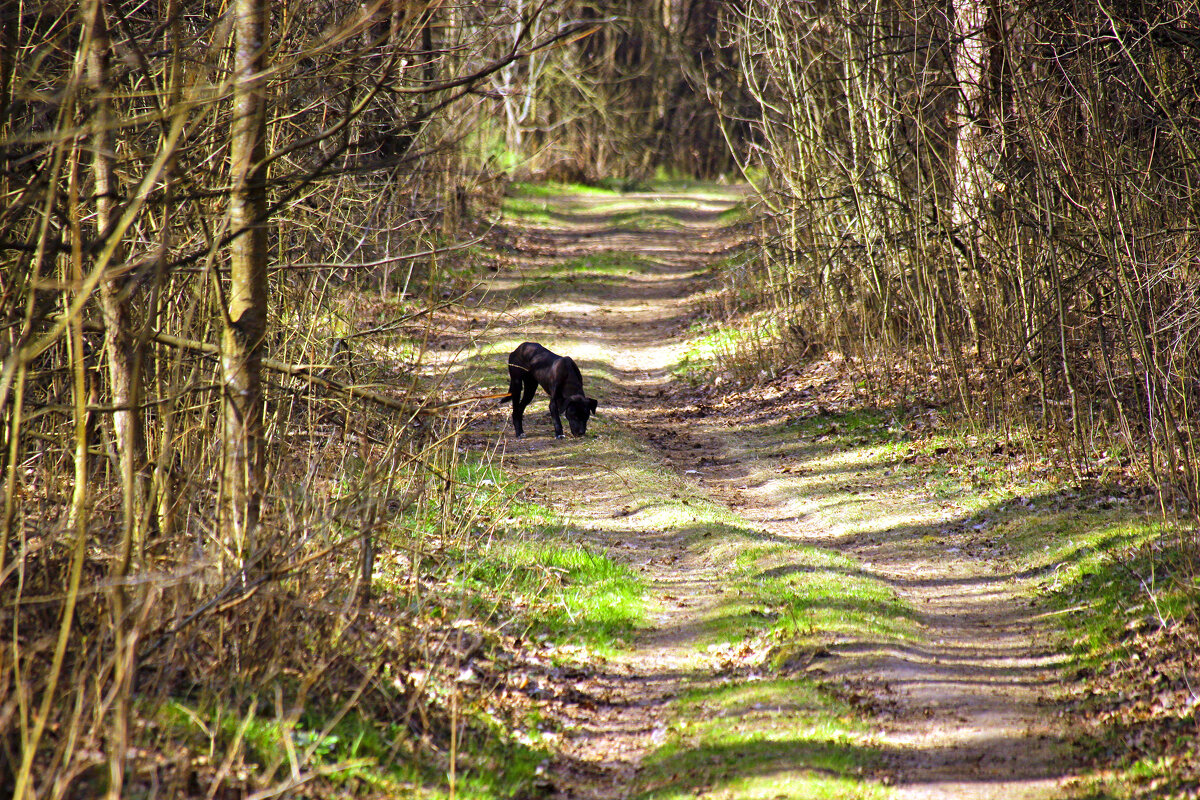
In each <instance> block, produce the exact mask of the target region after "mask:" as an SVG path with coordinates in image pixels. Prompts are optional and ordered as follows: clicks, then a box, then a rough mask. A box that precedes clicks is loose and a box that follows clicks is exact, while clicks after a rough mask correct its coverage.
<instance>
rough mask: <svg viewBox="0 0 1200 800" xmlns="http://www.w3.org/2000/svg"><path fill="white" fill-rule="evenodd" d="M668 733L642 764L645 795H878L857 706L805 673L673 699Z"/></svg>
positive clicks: (662, 798) (649, 798) (770, 798)
mask: <svg viewBox="0 0 1200 800" xmlns="http://www.w3.org/2000/svg"><path fill="white" fill-rule="evenodd" d="M675 713H676V717H677V721H676V722H675V723H674V724H673V725H672V726H671V729H670V732H669V742H668V743H667V744H665V745H664V746H662V747H660V748H659V749H658V750H657V751H656V752H654V753H653V754H652V755H651V756H650V757H648V758H647V759H646V760H645V762H644V763H643V769H642V772H641V774H640V776H639V781H638V783H639V789H640V790H641V793H640V794H639V796H640V797H642V798H645V800H683V799H684V798H693V797H697V796H700V795H703V796H704V797H711V798H729V799H730V800H733V798H737V799H738V800H750V799H752V798H762V800H774V799H775V798H781V797H788V798H792V797H795V798H801V797H812V798H818V797H819V798H847V800H849V798H856V799H857V798H864V799H865V798H876V797H884V796H886V795H887V790H886V789H885V788H884V787H882V786H881V785H879V784H878V783H875V782H873V781H870V780H866V779H864V777H863V775H864V773H867V772H869V771H870V770H872V769H874V768H875V767H877V766H878V764H879V758H878V755H877V754H876V753H875V751H873V750H872V749H871V746H870V743H869V734H868V731H867V728H866V725H865V724H864V722H863V721H862V720H861V718H860V717H861V715H860V714H859V713H858V712H856V711H855V710H854V709H853V708H852V707H850V706H849V705H847V704H846V703H845V702H843V701H842V700H840V699H838V698H837V697H836V696H835V695H833V694H832V693H830V692H828V691H827V690H824V689H822V688H820V687H819V686H817V685H815V684H814V683H813V682H811V681H808V680H805V679H802V678H769V679H764V680H758V681H753V682H748V681H746V680H745V679H740V680H734V681H730V682H727V683H720V684H717V685H715V686H712V687H709V688H703V689H697V690H693V691H691V692H688V693H687V694H686V695H684V696H683V697H682V698H680V699H679V700H678V701H677V704H676V708H675Z"/></svg>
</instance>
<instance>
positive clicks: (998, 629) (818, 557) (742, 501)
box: [464, 188, 1069, 798]
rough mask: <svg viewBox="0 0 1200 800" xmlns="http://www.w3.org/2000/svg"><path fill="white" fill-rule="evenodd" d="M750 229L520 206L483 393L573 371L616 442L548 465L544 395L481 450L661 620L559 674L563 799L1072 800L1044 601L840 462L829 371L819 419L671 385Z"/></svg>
mask: <svg viewBox="0 0 1200 800" xmlns="http://www.w3.org/2000/svg"><path fill="white" fill-rule="evenodd" d="M739 201H740V196H739V195H738V194H737V193H736V192H731V191H729V190H726V189H719V188H712V189H710V190H707V191H692V192H683V193H654V194H649V193H647V194H636V193H631V194H626V195H621V196H611V195H595V196H592V195H563V196H540V197H535V198H529V199H528V200H527V202H526V206H525V210H526V212H527V214H526V216H525V221H523V222H515V223H510V224H509V227H507V229H506V232H505V235H504V237H503V239H504V241H503V244H502V245H501V250H502V251H503V252H504V253H506V257H505V258H504V259H503V261H504V262H506V263H503V264H502V265H501V266H500V267H499V268H498V270H497V272H496V274H495V276H494V277H493V279H492V280H490V282H489V286H488V288H489V298H488V300H487V301H486V302H485V303H484V305H483V306H481V308H480V309H479V312H478V314H477V315H475V319H474V320H472V321H473V322H475V323H476V333H475V334H470V335H472V336H473V337H474V338H476V344H477V345H482V346H483V347H482V349H480V350H479V351H477V354H476V358H477V359H479V363H478V364H476V368H481V369H486V370H491V371H493V372H494V373H495V378H489V383H493V382H497V381H504V380H505V378H503V377H501V376H502V375H503V369H504V368H503V362H504V356H505V355H506V354H507V353H508V351H509V350H510V349H511V348H512V347H513V346H515V345H516V344H518V343H520V342H521V341H525V340H530V341H539V342H541V343H543V344H545V345H547V346H548V347H550V348H551V349H552V350H555V351H556V352H559V353H562V354H569V355H571V356H573V357H574V358H575V360H576V361H577V362H578V363H579V364H580V366H581V368H582V369H583V372H584V376H585V386H586V388H587V390H588V393H589V395H591V396H595V397H598V398H599V400H600V409H599V414H600V416H599V417H598V418H597V419H595V420H594V421H593V423H592V426H591V428H590V429H589V437H588V438H587V439H585V440H582V441H572V440H566V441H556V440H554V438H553V433H552V430H551V426H550V422H549V420H547V419H545V418H544V416H543V412H544V410H545V399H546V398H545V396H544V395H543V394H541V393H540V392H539V395H538V397H537V398H536V399H535V402H534V404H533V405H531V406H530V409H529V411H528V412H527V414H526V432H527V437H528V438H525V439H515V438H513V437H512V435H511V425H510V423H509V421H508V414H507V407H505V408H504V409H500V410H496V411H489V412H487V413H486V415H485V416H483V417H480V418H478V419H477V420H476V421H475V423H474V424H473V428H472V430H471V431H469V432H468V434H467V436H466V437H465V439H464V441H465V442H466V443H467V445H468V446H470V447H473V448H479V449H484V448H493V447H496V446H497V445H498V446H499V447H500V448H501V449H502V451H503V463H504V467H505V469H506V470H507V471H509V472H510V473H512V474H515V475H517V476H519V477H520V478H521V480H522V482H524V483H526V484H529V485H532V486H534V487H536V491H538V492H540V493H542V496H543V497H546V498H549V500H550V501H551V502H552V503H553V504H554V505H555V506H556V507H557V508H559V509H560V510H561V511H562V512H563V513H565V514H566V515H567V517H568V518H569V520H570V524H569V531H568V534H567V535H568V536H569V537H570V539H571V541H572V542H575V543H582V544H584V545H585V546H586V547H588V548H589V549H591V550H594V551H602V552H605V553H606V554H608V555H609V556H610V557H612V558H614V559H616V560H619V561H621V562H623V563H626V564H629V565H631V566H632V567H633V568H635V569H636V570H638V572H639V573H640V574H641V576H642V577H643V578H644V580H645V582H646V584H647V586H648V595H649V597H650V598H651V606H650V608H649V610H648V613H647V617H648V619H647V624H646V626H645V627H644V629H642V630H639V631H638V632H637V634H636V635H635V637H634V640H633V641H632V642H631V643H629V647H628V648H624V649H619V650H618V651H617V652H616V653H615V654H612V655H610V656H608V657H606V658H601V657H598V656H597V657H594V658H592V657H591V656H587V657H586V658H591V660H590V661H587V663H586V664H584V665H583V666H582V667H581V666H580V665H576V666H575V667H572V668H570V669H567V670H566V671H565V673H563V674H564V675H565V676H566V677H565V678H564V680H566V681H568V682H569V683H570V692H569V693H568V694H570V695H571V696H573V697H574V698H575V700H574V701H572V702H565V703H563V704H561V705H560V706H558V707H557V710H556V711H555V712H554V713H555V714H557V715H558V720H557V723H556V724H557V725H558V726H559V728H560V730H561V742H560V744H561V753H562V756H561V758H559V759H558V760H557V761H556V762H555V763H554V764H552V765H551V766H550V769H549V785H550V787H551V788H550V789H549V791H550V792H551V793H552V795H553V796H557V797H570V798H623V797H633V796H642V795H647V796H652V797H655V798H668V797H685V796H686V797H729V798H742V797H764V798H784V797H876V796H880V797H887V796H895V797H902V798H1037V797H1060V796H1062V795H1063V792H1064V789H1063V788H1062V783H1063V779H1065V778H1066V777H1068V770H1069V759H1068V758H1066V757H1065V755H1064V753H1065V749H1064V745H1062V743H1061V742H1062V737H1061V732H1060V731H1057V730H1056V729H1055V727H1054V715H1053V709H1052V708H1049V707H1047V706H1046V705H1045V701H1044V700H1043V694H1045V693H1047V689H1048V687H1052V686H1053V685H1054V684H1055V683H1056V673H1055V665H1056V664H1057V663H1059V660H1060V654H1059V653H1057V652H1056V651H1055V650H1054V649H1053V648H1052V647H1049V646H1047V645H1045V644H1044V643H1045V642H1046V641H1047V640H1048V638H1049V633H1050V627H1049V623H1048V622H1047V620H1046V619H1045V618H1044V617H1042V616H1039V615H1038V614H1037V613H1036V609H1033V608H1031V603H1030V597H1031V595H1032V592H1033V591H1034V588H1035V586H1034V581H1035V577H1036V576H1034V575H1031V574H1028V573H1023V572H1021V571H1020V570H1019V569H1017V568H1016V567H1014V566H1013V562H1012V561H1010V560H1008V559H1007V558H1006V557H1005V555H1004V554H1003V552H1004V548H1003V546H999V547H997V546H996V545H997V542H996V541H995V540H994V539H993V538H991V537H992V534H991V533H989V531H988V530H987V529H986V528H987V526H986V524H983V525H973V524H971V523H972V521H973V519H975V518H974V517H973V515H972V512H971V510H970V509H967V508H965V507H963V506H960V505H959V504H958V503H957V502H956V501H955V500H954V499H953V498H949V499H948V498H946V497H944V496H939V495H938V493H937V492H936V491H934V489H933V488H931V487H930V486H927V485H924V484H923V483H922V481H921V480H920V479H919V476H917V475H916V473H915V471H913V470H911V469H909V468H907V467H906V465H905V464H904V463H903V460H902V459H901V458H900V457H899V456H897V455H896V451H895V448H891V449H889V446H888V444H887V443H886V442H883V441H878V440H874V439H871V438H870V437H869V436H868V437H860V438H859V439H852V438H848V437H847V435H846V434H847V431H846V430H845V428H846V427H847V426H848V425H849V424H853V420H854V419H855V417H854V416H853V415H850V416H849V417H838V418H837V419H833V418H832V417H830V418H829V420H832V421H827V419H826V416H825V415H824V411H823V409H824V408H825V405H826V404H827V403H828V399H827V398H825V397H823V394H822V392H823V391H825V389H826V388H828V387H830V386H832V385H834V383H835V379H834V378H833V377H831V375H830V373H829V371H828V369H825V368H824V367H822V366H821V365H815V366H814V367H813V368H812V371H811V373H810V378H811V380H810V381H809V384H808V386H807V387H805V388H804V389H803V390H802V391H799V392H797V391H796V390H795V389H794V388H793V389H791V390H789V392H788V393H787V394H786V396H779V393H778V392H775V393H774V394H772V395H771V396H766V395H764V396H763V397H761V398H759V399H758V400H757V401H754V400H751V401H746V400H744V399H743V401H741V402H738V403H732V402H724V401H723V400H722V399H721V398H720V396H719V395H714V394H712V393H705V392H700V391H696V390H693V389H690V388H689V387H688V386H687V385H686V384H685V383H682V382H679V381H676V380H675V379H674V378H673V377H672V370H673V369H675V368H677V365H678V363H679V361H680V358H681V357H682V356H683V354H684V353H685V352H686V348H687V337H686V334H687V332H688V327H689V325H690V323H691V320H693V319H694V318H696V316H697V314H698V312H699V310H700V309H702V308H703V306H704V304H705V303H706V302H711V300H712V295H711V293H710V290H711V286H712V284H711V279H710V277H709V275H710V273H709V270H710V268H711V267H712V265H713V264H714V263H715V262H716V261H717V260H718V259H720V258H722V257H723V255H724V254H726V253H728V252H730V251H731V249H732V248H734V247H735V246H736V245H737V244H738V237H739V233H738V231H737V230H736V229H735V228H734V227H731V226H727V225H726V224H725V222H726V220H727V219H729V215H730V213H731V209H734V208H735V206H737V204H738V203H739ZM488 308H490V309H493V311H491V312H488V311H487V309H488ZM484 318H486V319H484ZM481 319H483V322H481V321H480V320H481ZM482 324H486V325H487V328H486V332H484V333H482V334H480V333H479V332H478V331H479V328H478V325H482ZM823 369H824V371H822V370H823ZM768 394H770V393H768ZM809 418H811V419H809ZM795 420H800V421H804V420H808V422H809V423H811V424H807V423H806V424H798V425H789V424H787V423H789V422H791V421H795ZM848 421H849V422H848ZM891 422H894V420H893V421H891ZM888 424H889V420H887V419H885V420H883V421H882V422H881V423H880V425H881V426H887V425H888ZM497 431H503V433H500V435H499V437H500V438H499V439H497V438H496V437H497ZM781 592H782V593H783V594H781ZM787 592H795V593H797V594H796V596H794V597H786V596H784V595H785V594H786V593H787ZM789 619H790V620H791V621H790V622H788V620H789ZM797 620H799V621H797ZM785 623H786V624H785ZM789 625H790V626H791V627H788V626H789ZM781 626H782V627H783V628H786V629H787V630H788V631H791V635H790V636H789V635H786V634H783V633H779V632H778V629H780V628H781ZM773 630H776V632H775V633H772V631H773ZM793 640H794V641H793ZM797 642H798V643H799V644H797ZM789 648H790V649H789ZM548 713H549V712H548Z"/></svg>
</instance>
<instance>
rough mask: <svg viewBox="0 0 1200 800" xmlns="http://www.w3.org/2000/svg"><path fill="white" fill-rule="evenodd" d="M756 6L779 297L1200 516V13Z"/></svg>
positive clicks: (742, 22)
mask: <svg viewBox="0 0 1200 800" xmlns="http://www.w3.org/2000/svg"><path fill="white" fill-rule="evenodd" d="M738 9H739V10H737V11H736V12H733V11H731V12H730V14H729V16H728V18H727V20H726V24H725V26H724V30H725V32H726V42H727V43H728V44H729V45H731V46H734V45H735V46H737V47H738V48H739V53H740V56H739V58H740V60H741V62H742V63H743V64H744V65H745V75H746V78H747V81H748V84H749V86H750V90H751V91H752V92H753V94H754V96H755V97H756V98H757V99H758V110H757V112H756V113H755V114H753V115H750V116H751V119H752V122H753V124H754V126H755V128H756V130H757V135H758V136H760V137H761V141H762V151H761V157H760V159H759V161H760V163H761V165H762V167H763V168H764V170H765V174H766V177H765V178H764V180H763V182H762V185H761V186H760V187H759V188H760V190H761V196H762V208H763V210H764V218H765V220H766V222H765V225H766V231H765V234H766V235H765V236H764V237H763V241H764V248H765V251H764V255H765V257H766V258H765V265H764V271H763V274H762V277H761V280H762V282H763V286H764V290H763V291H764V294H765V296H767V297H768V298H769V301H770V302H772V303H774V304H777V305H778V306H780V307H784V308H788V309H798V310H799V312H800V314H801V315H802V316H803V317H804V319H805V323H804V325H803V327H804V329H805V330H807V331H812V332H817V333H819V334H820V336H821V338H822V339H823V340H824V341H825V342H826V343H827V344H828V345H829V346H832V347H836V348H839V349H843V350H845V351H847V352H848V353H851V354H858V355H863V356H865V357H868V358H873V359H879V360H880V361H881V362H883V361H886V360H887V359H895V358H904V359H909V360H912V361H913V362H914V363H918V364H923V365H924V366H925V368H927V369H929V370H932V371H934V372H936V373H938V374H940V375H941V376H943V377H944V378H945V379H946V380H947V381H949V383H950V385H952V386H954V387H956V391H957V393H958V395H959V396H960V398H961V400H962V402H963V404H964V405H965V406H966V408H967V409H969V410H971V411H972V412H975V413H978V414H980V415H981V416H985V417H988V418H991V419H1000V418H1013V417H1021V416H1029V415H1032V416H1031V421H1032V423H1033V424H1035V425H1041V426H1044V427H1046V428H1047V429H1048V430H1050V431H1052V432H1054V433H1055V434H1057V435H1058V436H1060V437H1061V441H1062V443H1063V445H1064V447H1065V448H1066V449H1067V450H1068V451H1069V452H1070V453H1071V454H1072V455H1073V456H1074V457H1075V460H1076V462H1077V463H1078V464H1080V469H1081V470H1087V469H1089V468H1090V467H1089V465H1091V464H1094V463H1095V462H1096V461H1097V460H1101V461H1106V462H1109V463H1112V464H1114V465H1121V466H1123V467H1128V468H1133V469H1135V470H1140V471H1142V472H1143V473H1144V474H1146V475H1148V476H1149V477H1150V478H1151V479H1152V480H1154V481H1155V482H1156V483H1157V484H1158V485H1159V486H1160V487H1161V488H1162V491H1163V494H1164V499H1171V500H1175V501H1178V502H1179V504H1180V505H1179V507H1180V508H1190V509H1191V510H1192V511H1193V512H1194V511H1196V510H1197V509H1198V508H1200V505H1198V501H1200V483H1198V481H1200V469H1198V467H1200V462H1198V461H1197V458H1196V436H1197V432H1198V429H1197V424H1198V421H1200V420H1198V417H1197V411H1196V401H1197V399H1198V398H1197V388H1198V386H1200V384H1198V383H1197V378H1198V376H1197V373H1196V366H1195V359H1192V358H1189V357H1188V355H1187V354H1189V353H1194V352H1195V347H1196V346H1197V344H1200V342H1197V325H1196V314H1195V311H1194V308H1195V304H1194V302H1193V301H1194V298H1195V294H1196V264H1197V263H1200V249H1198V244H1197V239H1196V236H1195V225H1194V219H1195V212H1196V204H1197V197H1200V195H1198V194H1197V192H1196V188H1195V187H1196V186H1197V178H1198V177H1200V175H1198V174H1197V160H1196V136H1195V131H1196V130H1197V124H1198V123H1200V117H1198V115H1200V106H1197V103H1196V100H1195V98H1196V97H1198V96H1200V92H1198V89H1200V86H1198V81H1200V78H1198V75H1197V72H1196V68H1195V66H1194V62H1195V55H1196V50H1197V42H1198V41H1200V39H1198V38H1197V30H1198V27H1197V25H1198V22H1200V8H1198V7H1197V6H1196V5H1195V4H1194V3H1192V2H1187V1H1185V2H1177V3H1167V4H1151V3H1140V2H1133V3H1122V4H1118V5H1116V6H1108V5H1105V4H1096V3H1090V2H1071V1H1070V0H1066V1H1064V2H1056V3H1051V4H1044V3H1040V4H1022V3H1007V4H1006V3H1001V4H995V3H979V2H974V0H957V1H956V2H954V3H952V4H926V5H924V6H922V5H920V4H918V5H915V6H914V5H911V4H909V5H904V4H900V5H896V4H888V3H883V4H879V3H869V4H861V3H788V4H778V3H771V2H766V1H765V0H761V1H760V0H751V2H748V3H745V4H743V5H742V6H739V7H738Z"/></svg>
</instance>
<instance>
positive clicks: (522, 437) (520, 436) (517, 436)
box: [516, 433, 525, 439]
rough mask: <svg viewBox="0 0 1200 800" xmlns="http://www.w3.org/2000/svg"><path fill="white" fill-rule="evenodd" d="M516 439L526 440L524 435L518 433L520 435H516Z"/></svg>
mask: <svg viewBox="0 0 1200 800" xmlns="http://www.w3.org/2000/svg"><path fill="white" fill-rule="evenodd" d="M516 438H518V439H524V438H525V434H523V433H518V434H517V435H516Z"/></svg>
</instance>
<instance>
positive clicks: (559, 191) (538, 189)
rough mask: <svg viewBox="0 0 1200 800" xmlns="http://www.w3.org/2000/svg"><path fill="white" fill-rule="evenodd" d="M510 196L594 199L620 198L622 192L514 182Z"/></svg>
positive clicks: (581, 184)
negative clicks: (584, 196)
mask: <svg viewBox="0 0 1200 800" xmlns="http://www.w3.org/2000/svg"><path fill="white" fill-rule="evenodd" d="M508 194H509V195H510V196H520V197H559V196H562V195H588V196H592V197H619V196H620V192H619V191H617V190H616V189H612V188H608V187H605V186H588V185H587V184H583V183H557V182H555V181H545V182H539V183H529V182H525V181H514V182H513V183H510V184H509V185H508Z"/></svg>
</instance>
